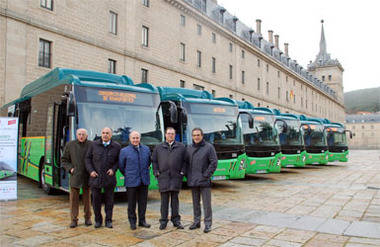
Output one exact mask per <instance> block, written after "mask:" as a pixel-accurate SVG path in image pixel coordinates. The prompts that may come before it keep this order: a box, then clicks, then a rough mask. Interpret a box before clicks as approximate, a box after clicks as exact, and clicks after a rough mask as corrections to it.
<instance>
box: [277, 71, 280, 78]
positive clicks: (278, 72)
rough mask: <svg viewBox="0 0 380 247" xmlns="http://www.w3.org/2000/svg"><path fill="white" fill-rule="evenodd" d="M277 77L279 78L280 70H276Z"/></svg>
mask: <svg viewBox="0 0 380 247" xmlns="http://www.w3.org/2000/svg"><path fill="white" fill-rule="evenodd" d="M277 77H278V78H280V71H279V70H277Z"/></svg>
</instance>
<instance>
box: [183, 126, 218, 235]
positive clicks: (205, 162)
mask: <svg viewBox="0 0 380 247" xmlns="http://www.w3.org/2000/svg"><path fill="white" fill-rule="evenodd" d="M192 136H193V143H192V145H190V146H188V147H187V150H186V157H187V174H186V175H187V185H188V186H189V187H191V193H192V196H193V212H194V222H193V224H192V225H191V226H190V227H189V229H190V230H194V229H196V228H200V227H201V203H200V202H201V198H200V197H201V196H202V202H203V209H204V214H205V217H204V222H205V228H204V232H205V233H208V232H210V231H211V224H212V209H211V177H212V175H213V174H214V172H215V170H216V167H217V164H218V158H217V156H216V152H215V148H214V146H213V145H211V144H210V143H208V142H206V141H205V140H204V139H203V131H202V129H200V128H194V129H193V131H192Z"/></svg>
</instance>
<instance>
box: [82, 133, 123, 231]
mask: <svg viewBox="0 0 380 247" xmlns="http://www.w3.org/2000/svg"><path fill="white" fill-rule="evenodd" d="M111 137H112V130H111V129H110V128H108V127H105V128H103V129H102V136H101V139H99V140H97V141H94V142H93V143H92V145H91V146H90V147H89V149H88V152H87V155H86V169H87V171H88V173H89V174H90V180H89V185H90V187H91V193H92V206H93V208H94V214H95V228H99V227H101V226H102V222H103V217H102V213H101V209H102V200H101V199H102V193H101V190H102V188H103V189H104V204H105V211H106V224H105V226H106V227H108V228H112V211H113V196H114V189H115V186H116V177H115V173H116V170H117V168H118V158H119V152H120V144H119V143H117V142H114V141H112V140H111Z"/></svg>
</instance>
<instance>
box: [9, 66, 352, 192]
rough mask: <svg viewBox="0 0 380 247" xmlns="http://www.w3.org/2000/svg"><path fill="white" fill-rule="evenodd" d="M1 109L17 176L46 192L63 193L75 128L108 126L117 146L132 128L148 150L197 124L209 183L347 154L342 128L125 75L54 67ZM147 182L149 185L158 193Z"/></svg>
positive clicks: (120, 180)
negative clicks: (10, 121)
mask: <svg viewBox="0 0 380 247" xmlns="http://www.w3.org/2000/svg"><path fill="white" fill-rule="evenodd" d="M2 109H3V110H7V112H8V116H12V117H18V118H19V125H20V126H19V151H18V156H19V159H18V161H19V163H18V173H19V174H22V175H24V176H26V177H29V178H31V179H34V180H36V181H38V182H39V183H40V185H41V187H42V188H43V189H44V190H45V191H46V192H48V193H49V192H50V191H52V189H60V190H64V191H68V189H69V174H68V173H67V172H66V171H65V170H64V169H63V168H62V166H61V164H60V157H61V154H62V152H63V148H64V146H65V144H66V142H68V141H70V140H73V139H75V131H76V129H78V128H85V129H87V131H88V138H89V139H90V140H95V139H97V138H100V131H101V129H102V128H103V127H104V126H108V127H110V128H112V129H113V137H112V138H113V140H114V141H117V142H119V143H120V144H121V145H122V146H126V145H128V143H129V133H130V132H131V131H132V130H136V131H139V132H140V133H141V142H142V143H144V144H145V145H148V146H149V147H150V148H153V147H154V146H155V145H157V144H158V143H160V142H162V141H163V140H164V134H163V133H164V129H165V128H167V127H169V126H170V127H174V128H175V129H176V133H177V134H176V140H177V141H181V142H183V143H184V144H185V145H188V144H190V143H191V140H192V139H191V130H192V129H193V128H195V127H200V128H202V129H203V131H204V138H205V140H206V141H208V142H210V143H212V144H213V145H214V147H215V149H216V152H217V155H218V167H217V169H216V171H215V173H214V176H213V180H225V179H242V178H244V177H245V176H246V175H248V174H257V173H271V172H280V171H281V168H282V167H290V166H294V167H302V166H305V164H313V163H319V164H326V163H327V162H328V161H336V160H339V161H347V156H348V148H347V141H346V132H347V130H345V129H344V126H343V125H341V124H338V123H330V122H329V121H328V120H327V119H316V118H308V117H306V116H303V115H300V116H299V115H294V114H289V113H281V112H279V111H278V110H275V109H269V108H257V107H253V105H252V104H251V103H249V102H246V101H236V100H233V99H230V98H215V97H213V96H212V94H210V93H209V92H207V91H199V90H193V89H185V88H173V87H155V86H153V85H151V84H147V83H141V84H134V83H133V81H132V80H131V79H130V78H129V77H127V76H120V75H114V74H107V73H101V72H95V71H86V70H74V69H65V68H56V69H53V70H52V71H51V72H49V73H47V74H46V75H44V76H42V77H40V78H38V79H37V80H35V81H33V82H31V83H29V84H28V85H26V86H25V87H24V88H23V90H22V92H21V95H20V97H19V98H18V99H16V100H14V101H12V102H10V103H8V104H7V105H5V106H4V107H3V108H2ZM350 134H351V133H350ZM116 176H117V187H116V190H117V191H124V190H125V188H124V187H123V184H124V177H123V176H122V174H121V173H120V172H117V174H116ZM151 178H152V179H151V181H152V182H151V185H150V188H151V189H154V188H157V181H156V179H155V178H154V177H153V175H151Z"/></svg>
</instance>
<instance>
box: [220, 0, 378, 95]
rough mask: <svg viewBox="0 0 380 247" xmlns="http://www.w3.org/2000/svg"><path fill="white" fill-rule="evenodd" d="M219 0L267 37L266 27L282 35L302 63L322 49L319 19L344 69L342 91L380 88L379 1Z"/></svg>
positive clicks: (332, 53)
mask: <svg viewBox="0 0 380 247" xmlns="http://www.w3.org/2000/svg"><path fill="white" fill-rule="evenodd" d="M218 4H219V5H221V6H223V7H224V8H226V9H227V11H228V12H230V13H231V14H233V15H235V16H237V17H238V18H239V20H240V21H242V22H243V23H245V24H246V25H248V26H250V27H252V28H253V29H254V30H255V31H256V19H261V21H262V24H261V32H262V34H263V36H264V38H265V39H266V40H268V30H273V31H274V34H278V35H280V48H281V50H284V48H283V44H284V43H286V42H287V43H289V55H290V57H291V58H292V59H295V60H297V62H298V63H299V64H301V65H302V66H303V67H306V65H307V64H308V63H309V61H310V60H313V61H314V59H315V57H316V55H317V54H318V52H319V41H320V37H321V19H323V20H324V29H325V37H326V43H327V52H328V53H329V54H330V55H331V58H332V59H335V58H336V59H338V60H339V62H340V63H341V64H342V66H343V68H344V73H343V85H344V91H345V92H348V91H352V90H356V89H362V88H371V87H380V78H379V74H380V73H378V72H379V71H380V62H379V60H380V48H379V46H380V29H379V28H378V25H379V24H380V12H379V9H380V8H379V5H380V1H378V0H362V1H357V0H356V1H354V0H318V1H316V0H314V1H304V0H287V1H284V0H267V1H262V0H260V1H257V0H218Z"/></svg>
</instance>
